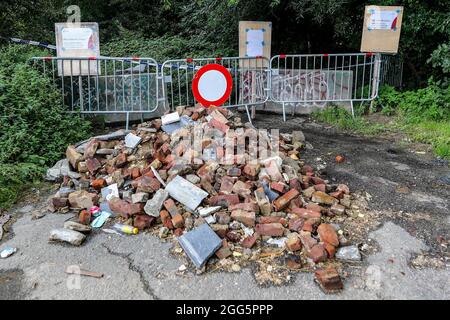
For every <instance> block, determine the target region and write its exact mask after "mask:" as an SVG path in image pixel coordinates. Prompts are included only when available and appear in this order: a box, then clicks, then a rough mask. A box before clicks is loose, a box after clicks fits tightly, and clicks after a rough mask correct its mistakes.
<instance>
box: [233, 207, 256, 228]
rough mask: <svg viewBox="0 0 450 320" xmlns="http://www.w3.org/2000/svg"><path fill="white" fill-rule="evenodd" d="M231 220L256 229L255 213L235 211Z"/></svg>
mask: <svg viewBox="0 0 450 320" xmlns="http://www.w3.org/2000/svg"><path fill="white" fill-rule="evenodd" d="M231 219H233V220H236V221H239V222H242V223H243V224H244V225H246V226H247V227H254V226H255V219H256V215H255V213H254V212H248V211H244V210H234V211H233V212H232V213H231Z"/></svg>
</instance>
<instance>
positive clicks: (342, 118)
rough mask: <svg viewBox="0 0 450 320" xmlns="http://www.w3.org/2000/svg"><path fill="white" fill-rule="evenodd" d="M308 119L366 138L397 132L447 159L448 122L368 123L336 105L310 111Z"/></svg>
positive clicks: (449, 154)
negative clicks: (311, 118)
mask: <svg viewBox="0 0 450 320" xmlns="http://www.w3.org/2000/svg"><path fill="white" fill-rule="evenodd" d="M312 117H313V118H314V119H315V120H317V121H320V122H325V123H328V124H331V125H334V126H336V127H338V128H340V129H343V130H346V131H350V132H355V133H358V134H363V135H367V136H375V135H379V134H380V133H382V132H386V131H398V132H401V133H404V134H406V135H407V136H408V137H409V138H410V139H411V140H412V141H415V142H421V143H426V144H430V145H431V146H432V147H433V151H434V153H435V155H436V156H438V157H441V158H443V159H448V160H450V120H446V121H434V120H423V121H421V122H418V123H414V124H411V123H406V122H404V121H403V120H402V119H401V118H399V117H397V116H392V121H391V122H390V123H377V122H373V121H368V120H367V119H366V118H365V117H364V116H355V117H352V115H351V114H350V113H349V112H348V111H346V110H345V109H343V108H339V107H336V106H332V107H329V108H327V109H325V110H323V111H317V112H314V113H313V114H312Z"/></svg>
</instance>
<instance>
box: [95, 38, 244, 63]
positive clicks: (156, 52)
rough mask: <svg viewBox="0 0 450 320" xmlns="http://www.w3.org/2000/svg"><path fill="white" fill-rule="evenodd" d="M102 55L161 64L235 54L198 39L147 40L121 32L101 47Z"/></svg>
mask: <svg viewBox="0 0 450 320" xmlns="http://www.w3.org/2000/svg"><path fill="white" fill-rule="evenodd" d="M102 54H105V55H107V56H112V57H130V56H140V57H150V58H154V59H155V60H157V62H158V63H163V62H164V61H165V60H167V59H182V58H195V57H214V56H233V55H235V52H233V50H232V49H227V50H219V49H216V48H215V47H214V44H212V43H209V42H207V41H205V40H199V39H198V38H189V37H183V36H162V37H158V38H153V39H148V38H145V37H144V36H142V35H140V34H139V33H133V32H130V31H122V34H121V35H120V37H117V38H115V39H113V40H111V41H110V42H108V43H106V44H105V45H103V46H102Z"/></svg>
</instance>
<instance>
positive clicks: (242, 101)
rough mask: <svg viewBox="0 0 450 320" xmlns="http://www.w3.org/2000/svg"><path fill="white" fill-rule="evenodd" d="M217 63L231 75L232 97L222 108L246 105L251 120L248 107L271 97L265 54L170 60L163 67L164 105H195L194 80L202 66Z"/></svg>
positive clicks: (267, 61)
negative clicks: (260, 55)
mask: <svg viewBox="0 0 450 320" xmlns="http://www.w3.org/2000/svg"><path fill="white" fill-rule="evenodd" d="M210 63H217V64H220V65H222V66H224V67H225V68H226V69H227V70H228V71H229V72H230V74H231V76H232V80H233V85H232V87H233V88H232V91H231V94H230V97H229V98H228V100H227V101H226V102H225V103H224V104H223V105H222V107H223V108H232V107H245V109H246V112H247V116H248V118H249V121H250V122H251V115H250V111H249V106H256V105H260V104H263V103H265V102H266V101H267V100H268V99H269V92H270V70H269V59H267V58H264V57H253V58H252V57H242V58H239V57H224V58H200V59H175V60H167V61H165V62H164V63H163V65H162V67H161V73H162V77H163V79H164V85H163V93H164V97H165V99H164V104H165V106H167V107H169V108H170V109H172V110H173V109H174V108H175V107H176V106H179V105H194V104H195V98H194V96H193V93H192V80H193V78H194V75H195V73H196V72H197V71H198V70H199V69H200V68H201V67H203V66H205V65H207V64H210Z"/></svg>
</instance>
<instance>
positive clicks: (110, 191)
mask: <svg viewBox="0 0 450 320" xmlns="http://www.w3.org/2000/svg"><path fill="white" fill-rule="evenodd" d="M101 193H102V197H103V198H104V199H106V200H107V201H109V200H111V199H112V198H114V197H116V198H119V188H118V187H117V183H114V184H111V185H109V186H107V187H104V188H102V190H101Z"/></svg>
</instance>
